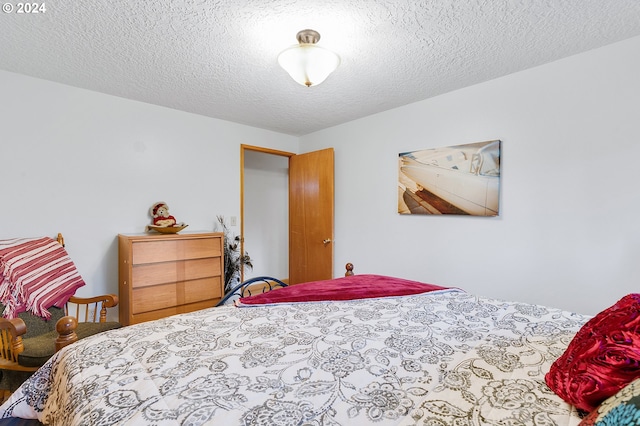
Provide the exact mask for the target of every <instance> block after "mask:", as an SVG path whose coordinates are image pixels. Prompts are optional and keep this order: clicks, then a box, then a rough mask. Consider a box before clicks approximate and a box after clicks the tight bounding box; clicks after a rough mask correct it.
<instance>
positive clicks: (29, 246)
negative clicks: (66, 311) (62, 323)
mask: <svg viewBox="0 0 640 426" xmlns="http://www.w3.org/2000/svg"><path fill="white" fill-rule="evenodd" d="M83 285H85V282H84V280H83V279H82V277H81V276H80V274H79V273H78V271H77V269H76V267H75V265H74V263H73V261H72V260H71V259H70V258H69V255H68V254H67V251H66V250H65V249H64V247H63V246H62V245H60V244H59V243H58V242H57V241H55V240H54V239H52V238H49V237H41V238H14V239H10V240H0V302H1V303H2V304H3V305H4V306H5V310H4V312H2V313H1V314H2V316H3V317H5V318H8V319H11V318H15V317H16V316H17V315H18V314H19V313H20V312H24V311H31V312H32V313H33V314H34V315H37V316H40V317H43V318H46V319H49V317H50V316H51V314H50V313H49V311H48V308H50V307H51V306H57V307H60V308H61V307H63V306H64V304H65V303H67V301H68V300H69V298H70V297H71V296H72V295H73V294H74V293H75V292H76V290H77V289H78V288H79V287H82V286H83Z"/></svg>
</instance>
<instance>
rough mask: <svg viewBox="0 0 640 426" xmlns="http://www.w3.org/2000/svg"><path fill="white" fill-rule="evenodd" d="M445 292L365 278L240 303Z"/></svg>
mask: <svg viewBox="0 0 640 426" xmlns="http://www.w3.org/2000/svg"><path fill="white" fill-rule="evenodd" d="M444 289H447V287H441V286H439V285H434V284H426V283H421V282H418V281H410V280H405V279H402V278H394V277H386V276H383V275H367V274H364V275H352V276H350V277H343V278H335V279H333V280H324V281H312V282H308V283H303V284H296V285H292V286H289V287H284V288H278V289H275V290H271V291H268V292H266V293H262V294H256V295H254V296H248V297H243V298H241V299H240V301H239V302H240V304H241V305H263V304H267V303H286V302H319V301H329V300H354V299H371V298H375V297H385V296H408V295H410V294H420V293H427V292H429V291H434V290H444Z"/></svg>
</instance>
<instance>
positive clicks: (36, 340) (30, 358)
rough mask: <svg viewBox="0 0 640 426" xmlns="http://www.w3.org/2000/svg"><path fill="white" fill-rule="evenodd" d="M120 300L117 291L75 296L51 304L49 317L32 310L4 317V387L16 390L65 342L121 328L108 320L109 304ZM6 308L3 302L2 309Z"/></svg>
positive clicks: (0, 329) (0, 324) (0, 332)
mask: <svg viewBox="0 0 640 426" xmlns="http://www.w3.org/2000/svg"><path fill="white" fill-rule="evenodd" d="M117 304H118V297H117V296H116V295H114V294H108V295H104V296H96V297H89V298H82V297H76V296H72V297H71V298H70V299H69V301H68V302H67V304H66V305H65V307H64V308H57V307H51V308H49V312H51V318H50V319H49V320H45V319H44V318H41V317H39V316H36V315H33V314H32V313H30V312H22V313H20V314H19V315H18V317H17V318H13V319H10V320H9V319H6V318H1V317H0V370H2V380H1V384H0V389H3V390H5V392H6V391H7V388H9V391H13V390H15V389H16V388H17V387H18V386H19V385H20V383H22V381H24V380H25V379H26V378H27V377H28V376H29V375H31V373H33V372H34V371H36V370H37V369H38V368H39V367H41V366H42V365H43V364H44V363H45V362H46V361H47V360H48V359H49V358H51V356H52V355H53V354H54V353H55V352H56V351H58V350H60V349H61V348H63V347H64V346H67V345H69V344H71V343H73V342H76V341H77V340H79V339H82V338H84V337H88V336H91V335H94V334H97V333H100V332H102V331H107V330H112V329H114V328H120V327H121V324H120V323H118V322H112V321H107V308H111V307H114V306H117ZM3 309H4V307H3V306H2V305H0V312H1V311H2V310H3ZM10 372H22V373H26V374H10Z"/></svg>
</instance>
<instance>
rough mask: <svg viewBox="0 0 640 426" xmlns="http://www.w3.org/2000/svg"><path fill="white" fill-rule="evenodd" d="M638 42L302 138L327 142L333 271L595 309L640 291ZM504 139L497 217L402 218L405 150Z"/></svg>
mask: <svg viewBox="0 0 640 426" xmlns="http://www.w3.org/2000/svg"><path fill="white" fill-rule="evenodd" d="M639 53H640V37H636V38H633V39H630V40H627V41H623V42H620V43H617V44H613V45H610V46H607V47H604V48H601V49H598V50H593V51H590V52H587V53H584V54H581V55H577V56H574V57H570V58H567V59H564V60H560V61H557V62H554V63H550V64H547V65H544V66H540V67H537V68H535V69H531V70H528V71H524V72H520V73H517V74H512V75H509V76H507V77H503V78H500V79H497V80H493V81H490V82H487V83H484V84H479V85H476V86H473V87H469V88H466V89H463V90H459V91H456V92H452V93H449V94H446V95H443V96H439V97H436V98H433V99H429V100H425V101H422V102H418V103H415V104H411V105H408V106H405V107H401V108H397V109H394V110H391V111H387V112H384V113H381V114H377V115H374V116H370V117H367V118H364V119H361V120H357V121H353V122H349V123H346V124H344V125H341V126H337V127H334V128H331V129H327V130H324V131H319V132H316V133H314V134H311V135H307V136H304V137H302V138H301V143H300V146H301V148H302V150H303V151H305V152H306V151H313V150H316V149H321V148H324V147H329V146H333V147H334V148H335V158H336V212H335V216H336V228H335V244H336V246H335V272H334V273H335V274H336V275H340V274H341V273H342V271H343V270H344V269H343V265H344V264H345V263H346V262H347V261H351V262H353V263H354V264H355V267H356V272H359V273H379V274H386V275H396V276H402V277H406V278H410V279H416V280H421V281H427V282H431V283H436V284H440V285H445V286H459V287H462V288H464V289H466V290H467V291H469V292H473V293H476V294H483V295H488V296H494V297H497V298H503V299H510V300H521V301H528V302H534V303H541V304H546V305H550V306H557V307H562V308H565V309H569V310H573V311H577V312H582V313H596V312H597V311H599V310H601V309H602V308H604V307H606V306H608V305H609V304H612V303H613V302H615V301H616V300H618V299H619V298H620V297H622V296H623V295H624V294H626V293H630V292H634V291H638V290H639V287H638V283H637V281H636V280H637V279H638V276H639V275H640V274H639V272H640V266H639V265H640V262H639V261H638V256H639V255H640V220H638V218H637V215H638V212H639V211H640V194H639V190H638V182H639V181H640V162H639V160H640V141H639V138H640V136H639V135H640V124H639V123H640V108H639V107H638V105H639V104H638V102H639V99H640V79H639V78H638V76H640V54H639ZM490 139H501V140H502V142H503V143H502V156H501V158H502V175H501V182H502V187H501V206H500V216H499V217H497V218H480V217H462V216H422V215H420V216H418V215H413V216H412V215H409V216H406V215H402V216H401V215H398V214H397V180H398V170H397V156H398V153H399V152H402V151H411V150H417V149H423V148H430V147H439V146H448V145H458V144H464V143H471V142H479V141H485V140H490Z"/></svg>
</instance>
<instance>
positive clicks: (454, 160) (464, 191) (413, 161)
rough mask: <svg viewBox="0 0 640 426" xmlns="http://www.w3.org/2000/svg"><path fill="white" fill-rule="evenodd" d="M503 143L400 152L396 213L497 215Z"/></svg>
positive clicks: (498, 210) (471, 144) (483, 143)
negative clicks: (501, 147)
mask: <svg viewBox="0 0 640 426" xmlns="http://www.w3.org/2000/svg"><path fill="white" fill-rule="evenodd" d="M500 144H501V142H500V141H499V140H492V141H486V142H476V143H470V144H465V145H455V146H447V147H442V148H430V149H423V150H420V151H411V152H402V153H400V154H399V155H398V213H400V214H454V215H472V216H498V214H499V212H500V206H499V203H500Z"/></svg>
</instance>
